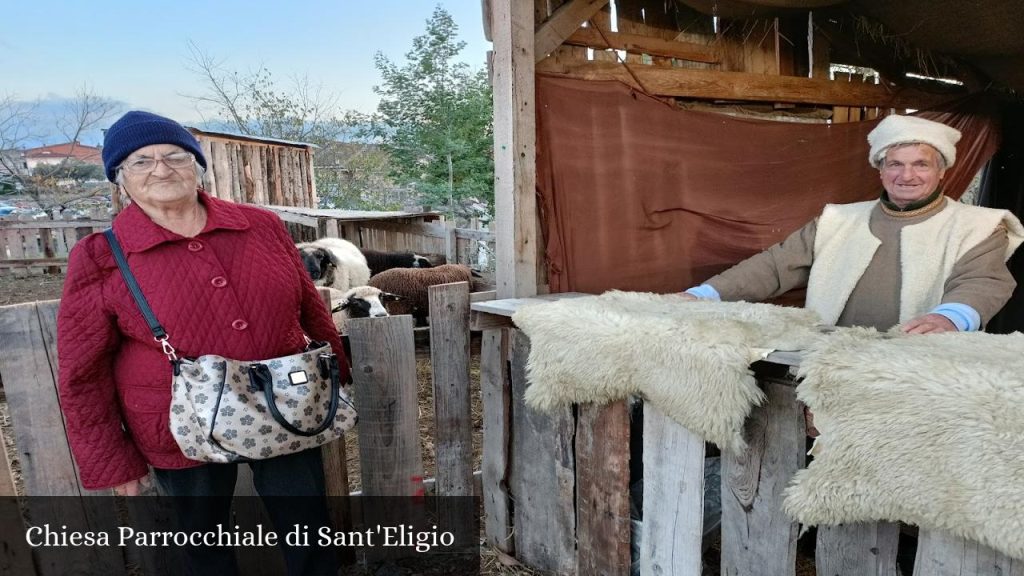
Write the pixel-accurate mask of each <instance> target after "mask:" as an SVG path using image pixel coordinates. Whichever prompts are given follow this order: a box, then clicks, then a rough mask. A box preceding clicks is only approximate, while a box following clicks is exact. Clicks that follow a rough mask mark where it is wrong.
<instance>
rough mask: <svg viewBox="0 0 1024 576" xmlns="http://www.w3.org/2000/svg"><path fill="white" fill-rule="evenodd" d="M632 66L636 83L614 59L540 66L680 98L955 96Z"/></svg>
mask: <svg viewBox="0 0 1024 576" xmlns="http://www.w3.org/2000/svg"><path fill="white" fill-rule="evenodd" d="M631 70H632V71H633V74H635V75H636V77H637V78H638V79H639V80H640V83H641V84H642V86H636V82H635V81H634V80H633V77H632V76H631V75H630V73H629V70H626V67H625V66H623V65H622V64H619V63H615V62H560V61H558V60H556V59H554V58H549V59H547V60H544V61H542V62H540V63H538V64H537V72H546V73H551V74H562V75H565V76H569V77H571V78H579V79H583V80H617V81H619V82H624V83H626V84H629V85H630V86H634V87H636V88H639V89H641V90H645V91H647V92H649V93H651V94H654V95H657V96H675V97H682V98H700V99H708V100H740V101H755V102H793V103H803V104H829V105H833V106H877V107H881V108H917V109H924V108H932V107H934V106H936V105H938V104H941V103H943V102H946V101H948V100H949V99H950V98H955V97H957V96H956V95H936V94H928V93H925V92H921V91H918V90H913V89H910V88H902V89H894V88H891V87H887V86H883V85H879V84H860V83H847V82H833V81H831V80H823V79H816V78H800V77H796V76H768V75H764V74H751V73H748V72H720V71H715V70H695V69H689V68H660V67H653V66H638V65H633V66H631Z"/></svg>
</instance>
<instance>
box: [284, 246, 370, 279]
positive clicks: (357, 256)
mask: <svg viewBox="0 0 1024 576" xmlns="http://www.w3.org/2000/svg"><path fill="white" fill-rule="evenodd" d="M296 248H298V249H299V255H300V256H302V263H303V264H305V266H306V271H307V272H309V277H310V278H312V279H313V283H314V284H316V285H317V286H326V287H328V288H334V289H335V290H341V291H342V292H345V291H346V290H348V289H349V288H352V287H355V286H365V285H366V284H367V282H368V281H369V280H370V267H369V266H368V265H367V263H366V257H365V256H363V253H362V252H360V251H359V248H358V247H356V245H355V244H353V243H351V242H349V241H348V240H342V239H341V238H320V239H319V240H315V241H313V242H304V243H302V244H297V245H296Z"/></svg>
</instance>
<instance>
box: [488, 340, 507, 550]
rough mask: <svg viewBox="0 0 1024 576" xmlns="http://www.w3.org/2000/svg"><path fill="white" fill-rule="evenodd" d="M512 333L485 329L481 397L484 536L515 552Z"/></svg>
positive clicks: (498, 546)
mask: <svg viewBox="0 0 1024 576" xmlns="http://www.w3.org/2000/svg"><path fill="white" fill-rule="evenodd" d="M508 358H509V332H508V330H485V331H484V333H483V337H482V340H481V342H480V396H481V403H482V404H483V411H484V421H483V449H482V451H483V463H482V464H481V468H482V469H481V472H482V476H483V478H482V480H483V499H484V535H485V538H486V540H487V543H488V544H490V545H491V546H494V547H495V548H497V549H498V550H500V551H502V552H504V553H506V554H512V553H514V552H515V542H514V540H513V539H512V508H511V502H510V501H509V492H508V472H509V456H510V450H511V446H510V443H511V431H512V430H511V425H512V423H511V404H510V403H511V391H512V388H511V382H510V380H509V365H508Z"/></svg>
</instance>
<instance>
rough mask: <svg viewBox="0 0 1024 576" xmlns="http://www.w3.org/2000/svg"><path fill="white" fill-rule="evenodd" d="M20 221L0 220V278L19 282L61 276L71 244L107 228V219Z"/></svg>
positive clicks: (14, 219)
mask: <svg viewBox="0 0 1024 576" xmlns="http://www.w3.org/2000/svg"><path fill="white" fill-rule="evenodd" d="M22 218H24V217H22ZM22 218H17V217H12V216H5V217H3V218H0V275H13V276H16V277H19V278H23V277H26V276H37V275H40V274H45V273H58V272H65V271H66V270H67V262H68V254H69V253H70V252H71V249H72V248H73V247H74V246H75V244H77V243H78V241H79V240H81V239H82V238H85V237H86V236H88V235H89V234H92V233H93V232H98V231H101V230H103V229H104V228H107V227H109V226H110V219H109V218H105V217H97V216H93V217H91V218H86V219H82V218H78V219H72V218H68V219H60V218H57V219H50V220H35V219H22Z"/></svg>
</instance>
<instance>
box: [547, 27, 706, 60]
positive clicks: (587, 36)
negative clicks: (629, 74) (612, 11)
mask: <svg viewBox="0 0 1024 576" xmlns="http://www.w3.org/2000/svg"><path fill="white" fill-rule="evenodd" d="M606 40H607V41H606ZM565 44H571V45H573V46H587V47H589V48H595V49H598V50H606V49H608V48H614V49H615V50H625V51H627V52H633V53H634V54H649V55H651V56H664V57H666V58H679V59H680V60H689V61H691V62H706V63H708V64H717V63H718V62H719V60H720V57H719V55H718V51H717V50H715V49H714V48H712V47H711V46H704V45H702V44H697V43H696V42H676V41H674V40H663V39H661V38H654V37H652V36H643V35H640V34H622V33H619V32H607V31H604V30H602V31H600V32H598V30H597V29H596V28H580V29H578V30H576V31H575V32H573V33H572V36H569V38H568V39H567V40H566V41H565Z"/></svg>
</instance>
